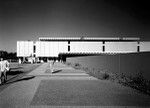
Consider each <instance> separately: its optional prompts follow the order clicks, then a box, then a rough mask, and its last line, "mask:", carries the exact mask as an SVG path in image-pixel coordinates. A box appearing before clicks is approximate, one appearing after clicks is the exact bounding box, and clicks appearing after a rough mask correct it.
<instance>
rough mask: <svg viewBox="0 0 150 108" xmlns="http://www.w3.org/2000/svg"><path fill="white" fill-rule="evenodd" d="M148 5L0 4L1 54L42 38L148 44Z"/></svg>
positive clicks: (18, 0) (78, 1) (51, 0)
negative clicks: (117, 39) (128, 40)
mask: <svg viewBox="0 0 150 108" xmlns="http://www.w3.org/2000/svg"><path fill="white" fill-rule="evenodd" d="M148 10H149V6H148V1H146V0H142V1H137V0H136V1H134V0H1V1H0V50H5V51H8V52H15V51H16V43H17V41H19V40H24V41H25V40H38V37H41V36H45V37H46V36H53V37H55V36H91V37H92V36H94V37H95V36H97V37H140V38H141V40H150V36H149V35H150V21H149V19H150V15H149V12H148Z"/></svg>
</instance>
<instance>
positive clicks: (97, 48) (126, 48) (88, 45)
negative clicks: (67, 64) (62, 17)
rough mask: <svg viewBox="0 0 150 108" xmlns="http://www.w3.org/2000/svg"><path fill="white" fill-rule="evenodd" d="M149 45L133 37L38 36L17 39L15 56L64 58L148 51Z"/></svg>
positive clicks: (149, 43)
mask: <svg viewBox="0 0 150 108" xmlns="http://www.w3.org/2000/svg"><path fill="white" fill-rule="evenodd" d="M149 45H150V42H141V41H140V38H135V37H134V38H127V37H124V38H118V37H115V38H102V37H40V38H39V40H38V41H17V57H20V58H25V57H35V58H40V59H45V58H46V59H47V58H48V59H50V58H59V59H62V58H63V57H64V59H65V56H66V55H68V56H69V55H83V54H102V53H110V54H112V53H113V54H114V53H115V54H116V53H136V52H143V51H150V47H148V46H149Z"/></svg>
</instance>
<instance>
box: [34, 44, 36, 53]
mask: <svg viewBox="0 0 150 108" xmlns="http://www.w3.org/2000/svg"><path fill="white" fill-rule="evenodd" d="M35 51H36V46H35V45H34V46H33V53H35Z"/></svg>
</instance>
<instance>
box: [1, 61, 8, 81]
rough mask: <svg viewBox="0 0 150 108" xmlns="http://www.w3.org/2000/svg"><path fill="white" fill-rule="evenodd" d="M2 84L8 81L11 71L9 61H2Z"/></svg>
mask: <svg viewBox="0 0 150 108" xmlns="http://www.w3.org/2000/svg"><path fill="white" fill-rule="evenodd" d="M0 60H1V61H0V79H1V80H0V84H1V83H5V82H6V80H7V73H6V72H7V71H10V68H9V62H8V61H7V60H3V59H2V58H1V59H0Z"/></svg>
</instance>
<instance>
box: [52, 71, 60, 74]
mask: <svg viewBox="0 0 150 108" xmlns="http://www.w3.org/2000/svg"><path fill="white" fill-rule="evenodd" d="M60 71H62V70H54V72H53V74H54V73H59V72H60Z"/></svg>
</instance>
